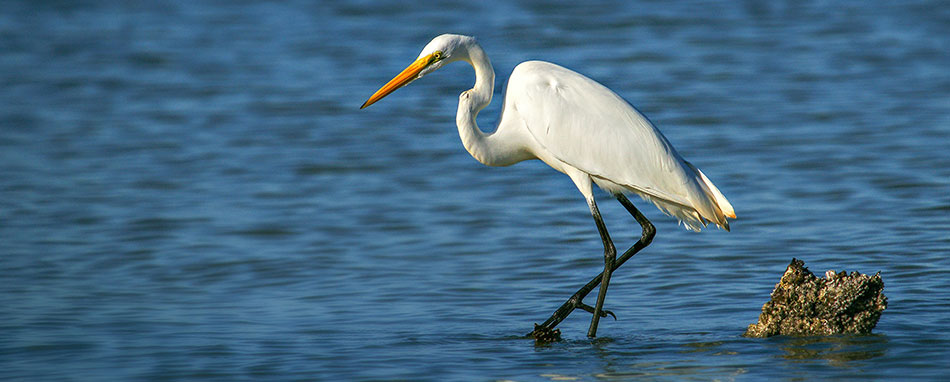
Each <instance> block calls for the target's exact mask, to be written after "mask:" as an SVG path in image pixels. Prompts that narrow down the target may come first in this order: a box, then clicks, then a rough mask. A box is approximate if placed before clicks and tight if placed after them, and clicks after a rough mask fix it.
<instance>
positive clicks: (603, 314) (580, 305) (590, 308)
mask: <svg viewBox="0 0 950 382" xmlns="http://www.w3.org/2000/svg"><path fill="white" fill-rule="evenodd" d="M576 308H581V309H583V310H586V311H587V312H589V313H590V314H594V307H593V306H590V305H587V304H585V303H583V302H579V303H577V307H576ZM576 308H575V309H576ZM608 314H609V315H610V316H611V317H613V318H614V321H617V315H616V314H614V312H611V311H609V310H607V309H601V310H600V316H601V317H607V315H608Z"/></svg>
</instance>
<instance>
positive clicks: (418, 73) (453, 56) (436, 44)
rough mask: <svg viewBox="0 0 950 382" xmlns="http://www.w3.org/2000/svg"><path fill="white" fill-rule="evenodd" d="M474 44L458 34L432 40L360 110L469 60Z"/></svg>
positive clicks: (469, 39) (471, 39)
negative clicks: (436, 72) (429, 76)
mask: <svg viewBox="0 0 950 382" xmlns="http://www.w3.org/2000/svg"><path fill="white" fill-rule="evenodd" d="M474 43H475V38H474V37H469V36H462V35H457V34H444V35H441V36H439V37H436V38H434V39H432V41H430V42H429V43H428V44H426V46H425V48H422V53H419V57H418V58H416V60H415V61H414V62H413V63H412V64H410V65H409V67H407V68H406V69H405V70H403V71H402V73H399V74H398V75H396V77H394V78H393V79H392V80H390V81H389V82H388V83H386V85H383V87H381V88H379V90H377V91H376V93H373V95H372V96H370V97H369V99H367V100H366V102H364V103H363V106H360V109H363V108H365V107H367V106H369V105H372V104H373V103H375V102H376V101H379V100H380V99H382V98H383V97H385V96H387V95H389V93H392V92H394V91H395V90H396V89H399V88H401V87H403V86H406V85H409V83H410V82H412V81H415V80H417V79H419V78H422V76H425V75H426V74H429V73H432V72H434V71H436V70H437V69H439V68H441V67H443V66H445V64H448V63H450V62H454V61H458V60H465V59H468V49H467V47H468V46H470V45H471V44H474Z"/></svg>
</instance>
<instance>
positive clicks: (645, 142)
mask: <svg viewBox="0 0 950 382" xmlns="http://www.w3.org/2000/svg"><path fill="white" fill-rule="evenodd" d="M504 107H505V113H504V114H505V115H504V116H503V119H505V120H503V121H502V123H503V124H511V123H512V122H513V121H512V120H507V119H509V118H514V119H519V120H520V121H516V122H521V123H517V124H518V125H522V126H524V127H525V128H526V130H527V131H528V133H529V135H530V137H531V138H532V139H534V143H536V145H532V146H536V147H538V148H540V150H543V151H544V152H543V153H536V154H538V155H537V156H538V157H539V158H542V160H546V161H547V160H550V159H545V158H546V157H547V158H551V157H553V158H556V160H558V161H561V162H562V163H561V164H566V165H569V166H572V167H574V168H576V169H578V170H580V171H583V172H585V173H587V174H590V175H591V177H592V179H593V180H594V181H595V182H596V183H597V184H598V185H599V186H600V187H601V188H604V189H606V190H607V191H609V192H613V193H619V192H634V193H637V194H639V195H640V196H642V197H644V198H646V199H648V200H650V201H652V202H653V203H654V204H656V205H657V207H659V208H660V209H661V210H663V211H664V212H666V213H668V214H670V215H672V216H674V217H676V218H678V219H679V220H680V221H682V222H683V223H684V224H686V226H687V227H688V228H690V229H693V230H699V229H701V228H702V227H703V226H705V223H706V222H707V221H710V222H713V223H715V224H717V225H719V226H720V227H723V228H726V229H728V227H729V226H728V221H727V220H726V218H727V217H732V218H734V217H735V213H734V212H733V209H732V206H731V205H730V204H729V201H728V200H726V198H725V197H724V196H723V195H722V193H720V192H719V190H718V189H717V188H716V186H715V185H713V184H712V182H710V181H709V179H708V178H706V177H705V175H703V174H702V172H700V171H699V169H697V168H696V167H694V166H692V165H691V164H690V163H689V162H687V161H685V160H684V159H683V158H682V157H681V156H680V155H679V154H678V153H677V152H676V149H674V148H673V146H672V145H671V144H670V143H669V141H668V140H667V139H666V137H664V136H663V134H662V133H660V131H659V130H657V129H656V127H654V126H653V124H652V123H651V122H650V120H649V119H647V118H646V117H645V116H643V114H641V113H640V112H639V111H637V110H636V109H635V108H634V107H633V106H632V105H630V104H629V103H628V102H627V101H625V100H624V99H623V98H621V97H620V96H618V95H617V94H616V93H614V92H613V91H611V90H610V89H608V88H606V87H605V86H603V85H601V84H599V83H597V82H596V81H594V80H592V79H590V78H587V77H585V76H583V75H581V74H579V73H576V72H574V71H571V70H569V69H566V68H564V67H561V66H558V65H555V64H552V63H548V62H543V61H528V62H524V63H522V64H520V65H518V66H517V67H516V68H515V70H514V71H513V72H512V74H511V78H510V79H509V82H508V90H507V93H506V96H505V106H504ZM536 150H537V148H536ZM549 164H551V165H552V167H554V168H559V167H558V166H557V165H555V164H552V163H549Z"/></svg>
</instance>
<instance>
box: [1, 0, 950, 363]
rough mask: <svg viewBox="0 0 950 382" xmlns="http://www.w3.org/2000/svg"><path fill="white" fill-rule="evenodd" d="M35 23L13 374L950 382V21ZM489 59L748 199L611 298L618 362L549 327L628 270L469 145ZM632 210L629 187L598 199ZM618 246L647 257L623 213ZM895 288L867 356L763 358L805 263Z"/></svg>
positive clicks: (387, 10) (537, 188)
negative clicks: (616, 112) (555, 73)
mask: <svg viewBox="0 0 950 382" xmlns="http://www.w3.org/2000/svg"><path fill="white" fill-rule="evenodd" d="M340 3H341V4H323V3H317V4H311V3H310V2H303V1H300V2H288V3H282V4H256V3H253V2H248V3H239V4H234V3H231V2H223V3H219V2H206V1H200V2H193V3H181V4H177V3H160V4H156V5H127V4H125V3H124V2H115V3H112V2H91V3H85V2H42V3H40V4H36V3H34V2H26V1H23V2H12V3H11V4H8V5H6V6H5V7H4V11H3V12H2V13H0V52H2V53H0V83H2V84H3V86H2V88H0V89H2V90H0V333H2V334H0V379H4V380H101V381H105V380H182V379H187V380H222V381H233V380H246V379H262V380H394V379H405V380H440V381H441V380H519V381H521V380H600V379H605V380H690V379H694V380H729V379H741V380H762V379H809V380H812V379H828V380H831V379H833V380H848V379H850V380H869V379H870V380H875V379H876V380H891V379H914V378H917V379H925V380H932V379H939V378H942V377H944V376H945V374H946V365H947V364H948V362H950V351H948V350H947V349H948V348H950V334H947V333H948V329H950V292H948V291H950V281H948V280H950V256H948V255H950V235H948V232H950V155H947V154H946V152H947V147H948V142H950V118H948V115H950V76H948V75H947V68H948V67H950V56H948V54H947V52H948V51H950V38H948V37H946V36H950V8H948V7H946V6H944V5H943V4H942V3H940V2H935V1H919V2H900V3H895V4H892V5H874V6H868V5H867V4H866V3H864V2H844V3H835V4H825V3H801V4H799V3H798V2H792V3H789V4H787V5H783V4H778V3H765V4H759V3H755V2H748V3H742V4H740V3H736V4H731V3H730V4H725V5H716V4H710V3H705V2H677V3H675V4H670V3H668V2H649V3H637V4H633V3H631V4H628V5H619V4H599V5H582V4H578V3H574V2H570V3H567V2H566V3H564V4H552V3H551V2H541V1H536V2H534V1H523V2H501V1H498V2H494V1H489V2H482V3H481V4H482V5H477V4H474V3H461V4H456V3H453V2H438V3H434V4H427V5H426V6H418V7H405V6H403V5H400V4H389V3H386V2H375V1H364V2H340ZM445 32H457V33H466V34H474V35H477V36H478V37H479V39H480V41H481V43H482V45H483V46H484V48H485V49H486V51H487V52H488V54H489V55H490V56H491V57H492V58H493V62H494V66H495V70H496V71H497V72H498V73H497V78H496V80H497V81H498V84H497V87H496V89H497V91H498V92H499V94H498V96H497V98H496V102H495V103H494V104H493V105H491V106H489V108H488V109H486V110H485V111H483V112H482V114H481V118H480V121H481V125H482V126H483V128H485V129H488V130H490V129H491V128H490V126H491V125H492V124H493V123H494V122H495V120H496V119H497V117H496V116H497V115H498V112H499V110H500V106H499V104H500V100H501V96H500V91H501V89H503V83H504V81H506V80H507V77H508V73H510V72H511V69H512V68H513V67H514V66H515V65H516V64H517V63H518V62H521V61H524V60H528V59H544V60H550V61H554V62H557V63H560V64H562V65H565V66H567V67H570V68H574V69H576V70H579V71H581V72H583V73H585V74H587V75H589V76H591V77H593V78H595V79H597V80H599V81H601V82H602V83H604V84H606V85H608V86H609V87H611V88H612V89H614V90H616V91H617V92H618V93H619V94H621V95H623V96H624V97H626V98H627V99H628V100H630V101H631V102H632V103H634V104H635V105H637V106H638V107H639V108H640V109H641V110H642V111H644V112H645V113H646V114H647V115H648V116H650V118H651V119H652V120H653V121H654V122H656V123H657V125H658V126H659V127H660V129H661V130H663V131H664V133H665V134H666V135H667V137H668V138H669V139H670V140H671V141H672V142H673V144H674V145H676V147H677V148H678V149H679V151H680V152H681V153H682V154H683V155H684V156H685V157H686V158H687V159H689V160H690V161H692V162H693V163H694V164H696V165H697V166H699V167H700V168H702V169H703V171H704V172H705V173H706V174H707V175H708V176H709V177H710V178H711V179H712V180H713V181H714V182H715V183H716V184H717V186H718V187H719V188H720V189H721V190H722V191H723V192H724V193H725V194H726V196H727V197H728V198H729V200H730V201H731V202H732V204H733V205H734V206H735V207H736V211H737V213H738V214H739V217H740V218H739V219H738V220H736V221H735V222H734V224H733V225H732V232H730V233H727V232H724V231H718V230H715V229H712V230H708V231H705V232H703V233H699V234H696V233H692V232H688V231H686V230H684V229H682V228H681V227H677V224H676V222H675V221H673V220H671V219H670V218H668V217H665V216H663V215H662V214H661V213H659V212H658V211H657V210H656V209H654V208H653V207H651V206H649V205H648V204H647V203H643V202H641V201H639V200H635V202H636V203H638V204H639V205H640V206H641V207H643V208H642V210H643V211H644V212H645V213H646V214H647V216H648V217H649V218H650V219H651V220H652V221H653V222H654V223H655V224H656V225H657V229H658V231H659V233H658V235H657V238H656V240H655V241H654V243H653V244H652V245H651V246H650V247H649V248H648V249H647V250H645V251H644V252H642V253H641V254H639V255H637V256H636V257H635V258H634V259H633V260H631V261H630V262H629V263H628V264H627V265H625V266H624V267H623V268H621V269H620V270H619V271H618V272H617V273H616V274H615V277H614V278H613V280H612V283H611V288H610V293H609V294H608V297H607V307H608V308H609V309H611V310H613V311H614V312H616V314H617V316H618V317H619V320H617V321H613V320H604V321H602V323H601V328H600V331H599V335H600V337H598V338H597V339H596V340H589V339H587V338H586V336H585V333H586V328H587V324H588V323H589V317H588V316H585V315H584V314H582V313H578V314H575V315H573V316H571V317H570V318H569V319H568V320H567V321H565V322H564V323H563V324H562V325H561V329H562V331H563V332H564V337H565V341H563V342H560V343H555V344H551V345H548V346H540V347H538V346H535V345H534V344H533V342H531V341H529V340H525V339H523V338H521V337H520V336H521V335H522V334H524V333H526V332H528V331H530V329H531V324H532V323H533V322H540V321H542V320H544V319H545V318H546V317H547V316H548V315H549V314H550V313H551V312H552V311H553V310H554V309H555V308H556V307H557V306H559V305H560V304H561V303H562V302H563V300H564V299H565V298H567V297H568V296H569V295H570V294H571V293H572V292H573V291H574V290H575V289H576V288H577V287H579V286H580V285H582V284H583V283H585V282H586V281H587V280H589V278H590V277H592V276H593V275H594V274H596V273H597V272H598V271H599V268H600V267H601V266H602V258H601V254H602V248H601V244H600V241H599V238H598V236H597V233H596V228H595V227H594V225H593V224H592V222H591V219H590V216H589V214H588V211H587V206H586V204H585V203H584V201H583V199H582V198H581V197H580V195H579V194H578V193H577V192H576V189H575V188H574V186H573V185H572V184H571V182H570V180H569V179H568V178H567V177H565V176H563V175H561V174H558V173H556V172H555V171H552V170H550V169H548V168H547V167H545V166H544V165H543V164H541V163H538V162H536V161H535V162H528V163H521V164H518V165H516V166H512V167H507V168H487V167H484V166H482V165H480V164H479V163H477V162H476V161H475V160H473V159H472V158H471V157H470V156H469V155H468V154H467V153H466V152H465V151H464V149H463V148H462V145H461V144H460V142H459V140H458V136H457V133H456V131H455V127H454V126H453V121H454V114H455V102H456V99H457V97H456V96H457V94H458V93H459V92H461V91H462V90H464V89H467V88H468V87H470V86H471V83H472V78H473V77H472V71H471V69H468V68H466V67H465V66H464V65H455V66H450V67H447V68H445V69H443V70H441V71H440V72H439V73H435V74H433V75H431V76H429V77H427V78H426V79H424V80H421V81H417V82H416V83H414V84H413V85H412V86H411V87H408V88H406V89H402V90H400V91H398V92H397V93H395V94H394V95H392V96H390V97H388V98H386V99H385V100H383V101H381V102H379V103H378V104H376V105H373V107H372V108H369V109H367V110H363V111H359V110H357V109H358V107H359V105H360V104H361V103H362V102H363V101H364V100H365V99H366V98H367V97H368V96H369V95H370V94H372V92H374V91H375V90H376V89H377V88H378V87H379V86H380V85H382V84H383V83H384V82H385V81H387V80H388V79H389V78H391V76H393V75H394V74H396V73H397V72H398V71H399V70H401V69H402V68H403V67H404V66H405V65H407V64H408V63H409V62H410V61H411V60H412V59H413V58H415V57H416V55H417V54H418V52H419V50H421V48H422V47H423V46H424V45H425V43H426V42H428V41H429V39H431V38H432V37H434V36H436V35H438V34H441V33H445ZM602 196H603V195H602ZM601 211H602V212H603V214H604V216H605V219H606V221H607V225H608V228H609V229H610V230H611V233H612V236H613V237H614V239H615V241H616V242H617V243H618V247H623V246H625V245H630V244H631V242H632V240H633V238H634V237H635V236H636V235H638V233H637V231H638V229H637V227H636V226H635V222H634V221H633V220H632V219H630V218H629V217H628V215H627V214H626V212H625V211H624V210H623V209H622V208H621V207H620V206H619V205H618V204H617V203H613V202H611V201H610V200H609V199H608V198H606V197H602V198H601ZM793 257H797V258H801V259H804V260H805V261H806V265H807V266H809V267H811V269H812V270H813V271H815V272H816V273H819V274H821V273H823V272H824V270H826V269H836V270H847V271H861V272H864V273H874V272H877V271H880V272H881V274H882V276H883V278H884V281H885V284H886V287H885V294H886V295H887V296H888V297H889V302H890V304H889V307H888V310H887V311H886V312H885V314H884V315H883V317H882V319H881V321H880V323H879V324H878V326H877V328H876V329H875V334H873V335H869V336H841V337H831V338H809V339H796V338H771V339H747V338H743V337H741V336H740V335H741V334H742V332H743V330H744V329H745V326H746V325H748V324H750V323H752V322H754V321H755V320H756V318H757V316H758V313H759V309H760V307H761V305H762V304H763V303H764V302H765V301H766V300H767V299H768V294H769V293H770V292H771V290H772V287H773V285H774V283H775V282H776V281H777V280H778V277H779V275H780V274H781V272H782V271H783V270H784V268H785V266H786V265H787V264H788V263H789V261H790V260H791V259H792V258H793Z"/></svg>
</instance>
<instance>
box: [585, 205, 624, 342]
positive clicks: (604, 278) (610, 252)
mask: <svg viewBox="0 0 950 382" xmlns="http://www.w3.org/2000/svg"><path fill="white" fill-rule="evenodd" d="M587 204H588V205H589V206H590V214H591V216H593V217H594V222H595V223H596V224H597V231H598V232H600V240H601V241H603V242H604V271H603V272H601V273H600V274H601V277H600V292H598V293H597V303H595V304H594V312H593V313H594V314H593V317H591V319H590V328H589V329H587V336H588V337H596V336H597V324H598V323H600V314H601V311H602V310H603V309H604V299H605V298H607V287H608V286H610V275H611V273H613V270H614V269H613V265H614V261H616V260H617V249H616V248H614V242H613V241H611V240H610V234H608V233H607V226H606V225H604V219H603V218H601V217H600V210H598V209H597V203H596V202H594V199H593V198H591V199H590V200H588V201H587Z"/></svg>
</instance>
